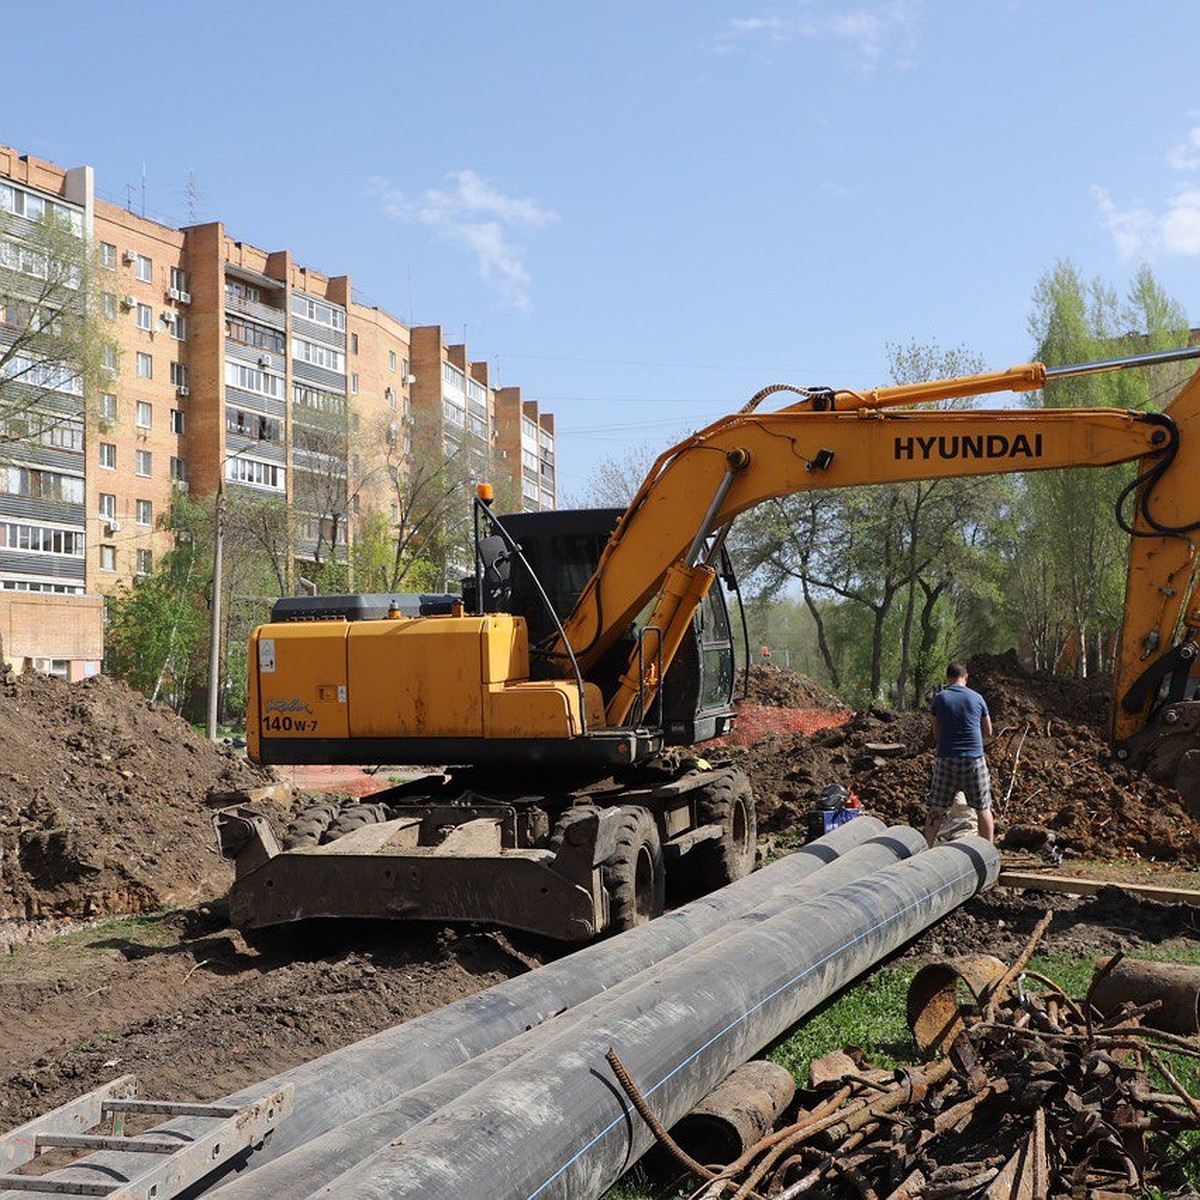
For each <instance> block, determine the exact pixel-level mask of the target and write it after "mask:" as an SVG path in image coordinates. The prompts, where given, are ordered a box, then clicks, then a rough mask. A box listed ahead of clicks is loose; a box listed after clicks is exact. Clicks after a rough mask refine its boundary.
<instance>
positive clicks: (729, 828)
mask: <svg viewBox="0 0 1200 1200" xmlns="http://www.w3.org/2000/svg"><path fill="white" fill-rule="evenodd" d="M696 817H697V820H698V822H699V823H700V824H701V825H719V826H720V827H721V836H720V838H719V839H716V840H714V841H709V842H701V843H700V845H699V846H697V847H696V848H695V849H694V850H693V851H692V852H691V854H689V855H688V856H687V858H688V860H690V865H691V874H692V876H693V877H694V879H695V881H696V883H697V884H698V885H699V886H700V887H701V888H702V889H703V890H704V891H706V892H710V891H713V890H714V889H716V888H720V887H724V886H725V885H726V884H727V883H734V882H735V881H737V880H738V879H742V878H744V877H745V876H746V875H749V874H750V872H751V871H752V870H753V869H754V853H755V848H756V843H757V840H758V821H757V818H756V816H755V812H754V793H753V792H752V791H751V790H750V781H749V780H748V779H747V778H746V776H745V775H744V774H743V773H742V772H741V771H739V770H729V771H722V772H721V773H720V774H719V775H717V777H716V778H715V779H713V780H712V782H711V783H708V784H706V785H705V786H704V787H703V788H701V789H700V791H699V794H698V795H697V797H696ZM685 861H687V860H685Z"/></svg>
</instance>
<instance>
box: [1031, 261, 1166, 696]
mask: <svg viewBox="0 0 1200 1200" xmlns="http://www.w3.org/2000/svg"><path fill="white" fill-rule="evenodd" d="M1030 332H1031V334H1032V335H1033V339H1034V343H1035V345H1036V347H1037V357H1038V358H1039V359H1040V360H1041V361H1042V362H1045V363H1046V364H1047V365H1048V366H1063V365H1067V364H1070V363H1082V362H1090V361H1095V360H1097V359H1104V358H1115V357H1120V356H1124V355H1129V354H1139V353H1146V352H1150V351H1155V350H1164V349H1168V348H1171V347H1175V346H1182V345H1186V344H1187V336H1188V326H1187V319H1186V316H1185V315H1184V312H1183V309H1182V308H1181V307H1180V306H1179V305H1178V304H1177V303H1175V302H1174V301H1173V300H1171V299H1170V298H1169V297H1168V296H1167V295H1166V294H1165V293H1164V292H1163V290H1162V288H1161V286H1160V285H1159V284H1158V282H1157V280H1156V279H1155V278H1154V276H1153V274H1152V272H1151V271H1150V270H1149V268H1147V267H1143V268H1141V269H1140V270H1139V271H1138V273H1137V274H1136V275H1135V277H1134V279H1133V280H1132V282H1131V284H1130V287H1129V291H1128V294H1127V296H1126V299H1125V300H1124V301H1123V302H1122V301H1121V300H1120V299H1119V298H1118V296H1117V293H1116V292H1115V290H1114V289H1113V288H1112V287H1111V286H1110V285H1109V284H1107V283H1105V282H1103V281H1102V280H1099V279H1096V280H1092V281H1090V282H1089V281H1086V280H1085V279H1084V278H1083V277H1082V275H1081V274H1080V273H1079V271H1078V269H1077V268H1076V267H1075V266H1074V265H1073V264H1072V263H1070V262H1060V263H1057V264H1056V265H1055V266H1054V267H1053V268H1052V269H1051V270H1050V271H1048V272H1047V273H1046V274H1045V275H1044V276H1043V277H1042V279H1041V280H1040V281H1039V283H1038V286H1037V289H1036V290H1035V293H1034V311H1033V313H1032V315H1031V317H1030ZM1178 377H1179V376H1178V368H1174V369H1171V368H1166V369H1162V370H1155V371H1146V370H1141V371H1119V372H1108V373H1101V374H1094V375H1084V376H1079V377H1076V378H1071V379H1064V380H1060V381H1054V382H1052V383H1050V384H1049V385H1048V386H1047V387H1046V389H1045V391H1044V392H1043V393H1035V394H1034V395H1033V396H1032V398H1031V400H1030V403H1031V404H1034V405H1039V406H1045V407H1047V408H1063V407H1073V408H1075V407H1078V408H1087V407H1104V408H1130V409H1144V408H1149V407H1153V406H1154V404H1155V403H1157V402H1160V401H1161V399H1162V395H1163V394H1164V393H1165V392H1166V391H1167V390H1168V389H1169V387H1170V386H1171V385H1172V383H1174V382H1175V381H1176V380H1177V379H1178ZM1133 471H1134V467H1133V465H1132V464H1125V465H1122V466H1117V467H1109V468H1104V469H1094V468H1088V469H1082V468H1077V469H1072V470H1064V471H1050V472H1038V473H1036V474H1033V475H1031V476H1030V477H1029V479H1028V480H1027V483H1026V487H1027V490H1028V507H1027V525H1026V527H1025V529H1024V530H1023V533H1024V537H1023V540H1022V545H1021V547H1020V549H1019V550H1014V559H1015V558H1017V557H1020V558H1023V559H1024V560H1025V561H1024V562H1022V563H1021V573H1020V574H1019V575H1015V576H1014V585H1015V586H1016V587H1017V588H1018V591H1017V595H1016V596H1015V597H1014V602H1015V603H1017V604H1020V603H1022V602H1023V601H1025V600H1027V599H1028V592H1029V590H1030V587H1029V584H1030V583H1033V586H1034V589H1035V590H1036V577H1037V576H1038V575H1039V574H1040V575H1041V576H1044V578H1045V579H1046V580H1048V581H1049V583H1050V585H1051V586H1050V588H1049V589H1048V591H1047V599H1048V600H1049V601H1050V602H1051V603H1053V604H1054V606H1055V611H1054V612H1053V613H1042V614H1039V616H1038V617H1037V621H1038V624H1039V625H1040V627H1041V628H1040V630H1039V634H1040V635H1043V636H1044V634H1045V633H1048V632H1049V631H1050V630H1065V631H1066V633H1067V635H1068V636H1069V638H1070V641H1071V647H1070V650H1071V654H1070V657H1071V658H1073V659H1074V661H1075V663H1076V667H1077V670H1078V671H1079V673H1080V674H1086V673H1087V671H1088V669H1089V665H1090V666H1093V667H1100V668H1103V667H1106V666H1108V665H1109V664H1110V654H1111V651H1110V649H1109V647H1110V646H1111V643H1112V638H1113V634H1114V633H1115V630H1116V629H1117V627H1118V626H1119V624H1120V621H1121V605H1122V599H1123V595H1124V586H1123V580H1124V567H1125V559H1126V555H1127V541H1126V537H1125V534H1123V533H1122V532H1121V530H1120V528H1119V526H1118V525H1117V522H1116V520H1115V519H1114V515H1113V502H1114V500H1115V498H1116V496H1117V495H1118V493H1119V492H1120V490H1121V488H1122V487H1123V486H1124V484H1125V483H1126V482H1128V480H1130V479H1131V478H1132V477H1133ZM1031 574H1032V575H1033V576H1034V579H1033V580H1029V579H1028V576H1029V575H1031ZM1023 578H1024V579H1025V586H1024V588H1021V586H1020V585H1021V581H1022V579H1023ZM1027 632H1028V633H1030V637H1031V641H1032V640H1034V639H1033V632H1032V630H1027ZM1046 657H1047V660H1048V661H1053V660H1052V659H1051V657H1050V653H1049V651H1047V654H1046ZM1054 658H1057V654H1054Z"/></svg>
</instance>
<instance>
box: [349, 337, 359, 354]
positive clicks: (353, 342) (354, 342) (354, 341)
mask: <svg viewBox="0 0 1200 1200" xmlns="http://www.w3.org/2000/svg"><path fill="white" fill-rule="evenodd" d="M350 353H351V354H357V353H358V334H357V333H352V334H351V335H350Z"/></svg>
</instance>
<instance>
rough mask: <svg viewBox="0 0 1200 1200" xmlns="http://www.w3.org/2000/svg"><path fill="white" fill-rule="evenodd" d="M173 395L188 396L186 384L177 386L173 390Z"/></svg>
mask: <svg viewBox="0 0 1200 1200" xmlns="http://www.w3.org/2000/svg"><path fill="white" fill-rule="evenodd" d="M175 395H177V396H188V395H190V392H189V391H188V385H187V384H186V383H181V384H180V385H179V386H178V387H177V388H176V389H175Z"/></svg>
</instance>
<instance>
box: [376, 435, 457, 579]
mask: <svg viewBox="0 0 1200 1200" xmlns="http://www.w3.org/2000/svg"><path fill="white" fill-rule="evenodd" d="M371 440H372V442H373V444H374V445H375V446H376V447H377V451H376V456H377V460H376V462H375V464H374V465H373V466H371V467H369V468H368V472H367V473H366V474H365V475H364V477H363V482H362V483H361V484H360V485H359V486H360V487H361V488H362V489H363V494H364V496H365V495H366V494H367V490H366V484H367V483H368V482H369V483H370V488H371V491H372V492H373V493H374V494H375V495H378V496H380V497H381V498H382V502H383V504H384V505H385V506H386V508H377V509H376V510H375V511H374V512H372V513H370V514H368V515H367V516H366V517H365V518H364V520H363V521H362V522H361V525H360V528H359V532H358V537H357V539H356V553H355V574H356V577H357V580H358V583H359V586H360V587H362V588H363V589H364V590H367V591H381V592H389V591H396V590H397V589H398V588H400V586H401V585H402V584H403V585H405V586H410V587H429V588H433V587H443V586H445V585H446V583H447V574H448V573H449V569H450V567H451V565H452V564H453V563H454V562H459V561H462V560H463V559H464V555H469V546H470V538H471V522H470V513H471V510H470V485H471V477H472V464H471V462H470V455H469V453H468V452H467V450H466V449H465V448H464V447H463V446H461V445H458V446H453V445H451V446H447V445H446V444H445V443H444V442H443V441H442V439H441V434H440V432H439V431H437V430H428V431H426V432H425V433H424V434H418V435H415V436H412V435H410V439H405V438H404V437H403V436H402V435H401V434H400V432H399V430H398V429H397V428H396V427H395V423H394V422H390V421H387V420H386V419H385V420H383V421H382V422H381V429H380V430H378V431H377V436H376V437H373V438H372V439H371Z"/></svg>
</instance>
